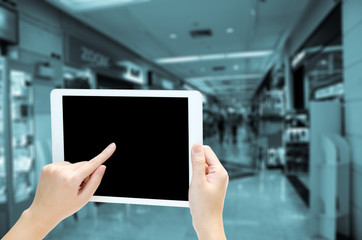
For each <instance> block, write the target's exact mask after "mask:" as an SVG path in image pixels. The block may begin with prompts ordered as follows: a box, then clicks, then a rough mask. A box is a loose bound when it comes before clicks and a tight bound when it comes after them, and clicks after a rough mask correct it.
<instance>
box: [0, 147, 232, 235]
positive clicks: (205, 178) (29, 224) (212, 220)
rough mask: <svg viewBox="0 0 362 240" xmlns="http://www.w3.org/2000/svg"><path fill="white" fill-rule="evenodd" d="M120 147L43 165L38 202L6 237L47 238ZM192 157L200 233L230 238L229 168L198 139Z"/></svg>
mask: <svg viewBox="0 0 362 240" xmlns="http://www.w3.org/2000/svg"><path fill="white" fill-rule="evenodd" d="M115 150H116V145H115V144H114V143H112V144H110V145H109V146H108V147H107V148H106V149H104V150H103V151H102V152H101V153H100V154H99V155H98V156H96V157H94V158H93V159H92V160H90V161H83V162H78V163H74V164H71V163H69V162H66V161H64V162H56V163H52V164H49V165H46V166H45V167H43V168H42V171H41V174H40V179H39V183H38V188H37V191H36V194H35V198H34V201H33V203H32V204H31V206H30V207H29V208H28V209H27V210H25V211H24V212H23V213H22V215H21V217H20V218H19V220H18V221H17V222H16V224H15V225H14V226H13V227H12V228H11V229H10V231H9V232H8V233H7V234H6V235H5V236H4V237H3V238H2V239H3V240H11V239H28V240H33V239H34V240H35V239H43V238H44V237H45V236H46V235H47V234H48V233H49V232H50V231H51V230H52V229H53V228H54V227H55V226H56V225H57V224H58V223H59V222H61V221H62V220H64V219H65V218H67V217H69V216H70V215H72V214H74V213H75V212H77V211H78V210H80V209H81V208H82V207H83V206H84V205H86V204H87V203H88V201H89V200H90V198H91V197H92V196H93V194H94V193H95V191H96V189H97V188H98V186H99V184H100V183H101V180H102V178H103V175H104V173H105V170H106V167H105V166H104V165H103V163H104V162H105V161H106V160H107V159H108V158H109V157H111V156H112V154H113V153H114V151H115ZM191 162H192V180H191V184H190V189H189V202H190V212H191V215H192V220H193V221H192V223H193V227H194V229H195V231H196V234H197V236H198V238H199V239H201V240H202V239H208V240H213V239H217V240H219V239H226V237H225V233H224V226H223V219H222V212H223V206H224V199H225V194H226V189H227V185H228V181H229V178H228V174H227V172H226V170H225V169H224V167H223V166H222V165H221V163H220V161H219V160H218V158H217V157H216V155H215V153H214V152H213V151H212V150H211V148H210V147H208V146H201V145H198V144H196V145H194V146H193V148H192V150H191Z"/></svg>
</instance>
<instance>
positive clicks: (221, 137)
mask: <svg viewBox="0 0 362 240" xmlns="http://www.w3.org/2000/svg"><path fill="white" fill-rule="evenodd" d="M217 128H218V130H219V142H220V144H221V145H222V144H223V142H224V135H225V119H224V117H223V116H222V115H220V117H219V119H218V122H217Z"/></svg>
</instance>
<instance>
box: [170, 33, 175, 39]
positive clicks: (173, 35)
mask: <svg viewBox="0 0 362 240" xmlns="http://www.w3.org/2000/svg"><path fill="white" fill-rule="evenodd" d="M169 37H170V38H171V39H176V38H177V34H176V33H171V34H170V36H169Z"/></svg>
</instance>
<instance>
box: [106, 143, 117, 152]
mask: <svg viewBox="0 0 362 240" xmlns="http://www.w3.org/2000/svg"><path fill="white" fill-rule="evenodd" d="M115 147H116V144H115V143H114V142H113V143H111V144H109V145H108V147H107V149H109V150H112V149H114V148H115Z"/></svg>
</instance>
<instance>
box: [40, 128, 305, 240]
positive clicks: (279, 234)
mask: <svg viewBox="0 0 362 240" xmlns="http://www.w3.org/2000/svg"><path fill="white" fill-rule="evenodd" d="M238 133H239V135H238V142H237V144H236V145H234V144H232V141H228V138H227V137H226V138H225V143H224V144H222V145H221V144H219V142H218V139H217V138H212V139H208V140H206V141H205V144H208V145H210V146H211V147H212V148H213V149H214V150H215V152H216V154H217V155H218V156H219V158H220V159H221V160H222V161H223V163H224V165H225V167H226V168H227V169H228V171H229V174H230V183H229V188H228V191H227V195H226V201H225V207H224V224H225V231H226V235H227V237H228V239H243V240H248V239H253V240H257V239H270V240H273V239H276V240H284V239H285V240H286V239H291V240H298V239H301V240H302V239H310V236H309V231H308V219H307V211H308V209H307V207H306V206H305V204H304V203H303V201H302V200H301V198H300V197H299V195H298V194H297V193H296V191H295V189H294V188H293V186H292V185H291V184H290V182H289V181H287V179H286V177H285V176H284V174H282V172H281V171H280V170H266V169H265V168H261V170H255V169H254V168H252V164H251V162H252V161H251V156H250V154H249V150H248V143H247V141H246V130H245V129H240V130H239V131H238ZM46 239H57V240H58V239H68V240H69V239H70V240H72V239H77V240H78V239H94V240H97V239H127V240H128V239H129V240H131V239H132V240H143V239H149V240H152V239H157V240H160V239H175V240H178V239H180V240H181V239H182V240H188V239H197V236H196V234H195V232H194V230H193V228H192V220H191V215H190V213H189V209H186V208H171V207H154V206H136V205H123V204H98V205H96V204H94V203H89V204H88V205H87V206H86V207H85V208H84V209H82V210H81V211H80V212H79V213H78V215H77V219H76V218H75V217H74V216H72V217H70V218H68V219H66V220H65V221H64V222H63V223H61V224H60V225H59V226H57V227H56V229H55V230H53V231H52V232H51V233H50V234H49V235H48V237H47V238H46Z"/></svg>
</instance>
